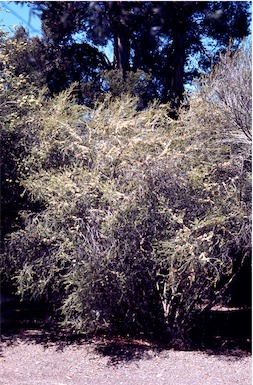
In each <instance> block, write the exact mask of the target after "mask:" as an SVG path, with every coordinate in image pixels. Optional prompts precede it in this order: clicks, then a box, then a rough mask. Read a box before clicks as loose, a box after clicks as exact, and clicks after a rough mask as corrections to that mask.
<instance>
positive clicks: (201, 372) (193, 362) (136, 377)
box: [0, 329, 252, 385]
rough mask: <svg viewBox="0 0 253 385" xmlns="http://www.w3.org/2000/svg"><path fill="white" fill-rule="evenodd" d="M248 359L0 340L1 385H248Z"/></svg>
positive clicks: (36, 336)
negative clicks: (0, 341)
mask: <svg viewBox="0 0 253 385" xmlns="http://www.w3.org/2000/svg"><path fill="white" fill-rule="evenodd" d="M251 365H252V361H251V355H250V353H249V352H245V351H241V350H233V351H231V352H226V353H221V352H219V353H218V352H217V353H216V354H215V353H214V352H213V351H208V350H206V351H175V350H172V349H170V350H166V349H164V348H161V347H158V346H155V345H153V344H151V343H148V342H145V341H142V340H130V339H120V338H118V339H114V340H110V341H109V340H103V339H101V338H100V339H97V340H93V341H90V342H85V341H82V340H79V341H69V342H68V341H66V340H65V341H60V340H58V341H54V339H52V338H51V337H50V335H46V334H45V332H42V331H40V330H29V329H27V330H23V331H22V332H20V333H19V334H17V335H12V336H11V337H10V335H9V336H7V335H2V345H1V354H0V384H1V385H165V384H166V385H219V384H220V385H234V384H239V385H250V384H251V383H252V377H251V374H252V372H251Z"/></svg>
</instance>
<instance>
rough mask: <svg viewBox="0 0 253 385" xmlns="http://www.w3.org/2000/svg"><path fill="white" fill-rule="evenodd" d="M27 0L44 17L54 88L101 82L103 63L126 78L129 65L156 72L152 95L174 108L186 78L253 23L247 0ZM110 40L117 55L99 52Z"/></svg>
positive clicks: (202, 68) (46, 56) (47, 63)
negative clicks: (75, 83)
mask: <svg viewBox="0 0 253 385" xmlns="http://www.w3.org/2000/svg"><path fill="white" fill-rule="evenodd" d="M27 3H28V5H29V6H31V7H32V9H33V10H34V11H35V12H38V14H39V15H40V17H41V21H42V31H43V36H42V39H41V44H42V46H43V50H41V53H42V55H39V57H36V55H35V61H41V58H44V59H43V67H45V69H46V71H47V72H48V76H47V81H48V84H49V87H50V89H51V90H53V92H58V91H61V90H63V89H65V88H66V86H68V85H69V83H71V81H78V82H79V83H81V84H82V85H83V83H87V82H91V81H92V82H94V83H95V84H93V87H100V85H101V82H100V81H99V80H100V77H99V73H100V72H101V71H104V70H106V71H108V70H118V71H119V72H120V74H121V77H122V78H123V80H127V77H128V73H129V71H130V72H134V73H135V72H137V71H142V72H144V73H146V74H147V76H150V77H151V82H150V83H149V86H150V87H151V89H150V90H149V92H147V94H148V96H149V100H152V99H153V98H154V97H155V98H158V99H159V100H160V101H161V102H162V103H166V102H168V101H170V102H172V103H173V104H174V107H175V108H177V107H178V106H179V102H180V101H182V99H183V94H184V86H185V84H187V83H189V82H191V81H192V80H193V78H194V77H196V76H198V75H199V73H200V72H201V71H206V70H207V69H210V66H211V63H213V62H215V61H216V60H217V59H218V53H219V51H221V50H226V48H227V46H228V44H229V42H231V41H233V48H236V47H238V44H239V42H240V41H241V39H243V38H244V37H245V36H247V35H248V34H249V31H250V6H251V4H250V2H247V1H228V2H219V1H155V2H153V1H71V2H68V1H64V2H61V1H36V2H32V1H30V2H27ZM108 44H109V46H111V47H112V50H113V52H112V56H113V59H110V60H109V59H107V58H106V55H104V54H102V53H101V52H100V51H102V50H103V49H104V47H106V46H107V50H105V52H106V53H108V47H109V46H108ZM41 48H42V47H41ZM43 52H44V53H43ZM48 59H49V60H48ZM64 87H65V88H64Z"/></svg>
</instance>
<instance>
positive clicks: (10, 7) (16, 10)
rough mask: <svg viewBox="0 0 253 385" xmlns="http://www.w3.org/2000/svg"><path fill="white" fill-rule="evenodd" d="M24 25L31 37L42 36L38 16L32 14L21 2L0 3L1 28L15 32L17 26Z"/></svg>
mask: <svg viewBox="0 0 253 385" xmlns="http://www.w3.org/2000/svg"><path fill="white" fill-rule="evenodd" d="M17 25H22V26H23V27H24V28H25V29H26V30H27V31H28V32H29V35H30V36H35V35H40V33H41V22H40V19H39V17H38V16H36V15H34V14H33V13H32V12H31V8H30V7H29V6H28V5H26V4H24V2H23V1H20V2H19V4H16V3H15V2H14V1H0V27H1V28H2V29H4V30H5V31H8V32H13V31H14V28H15V26H17Z"/></svg>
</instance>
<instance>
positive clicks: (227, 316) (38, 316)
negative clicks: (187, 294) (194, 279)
mask: <svg viewBox="0 0 253 385" xmlns="http://www.w3.org/2000/svg"><path fill="white" fill-rule="evenodd" d="M45 314H47V309H46V305H42V304H32V303H30V302H29V303H28V302H23V303H20V302H18V301H12V302H10V303H9V304H5V310H4V311H2V312H1V341H2V345H3V346H10V345H15V344H18V343H20V341H23V342H26V343H36V344H42V345H43V346H44V347H45V348H47V347H50V346H55V347H56V349H57V350H63V349H64V348H65V347H67V346H69V345H74V344H75V345H81V344H85V343H86V344H93V347H94V350H95V352H96V353H98V354H101V355H103V356H106V357H108V359H109V364H119V363H125V362H130V361H136V360H140V359H143V358H144V359H149V358H152V357H154V355H155V354H158V353H160V352H161V351H165V350H169V349H171V348H173V349H175V350H195V351H196V350H200V351H203V352H205V353H207V354H215V355H226V356H229V357H232V356H233V357H237V358H240V357H244V356H247V355H249V354H250V353H251V309H216V310H212V311H210V312H209V313H208V315H207V316H206V317H205V319H203V318H200V319H199V320H198V322H197V323H196V327H195V329H194V330H193V334H192V339H191V342H190V343H188V344H187V345H186V346H185V345H184V344H183V343H182V341H178V340H174V341H173V345H171V344H170V343H169V342H168V340H167V339H166V337H165V336H164V337H163V336H159V338H155V337H154V336H153V337H152V338H150V337H149V338H147V337H146V338H145V337H144V336H131V337H130V336H127V337H126V336H125V337H123V336H122V337H119V336H103V335H99V336H96V337H93V338H87V336H82V335H73V334H70V333H64V332H63V331H62V330H61V329H60V328H57V327H56V326H55V324H53V323H52V322H51V321H50V317H48V316H46V317H45ZM0 355H1V351H0Z"/></svg>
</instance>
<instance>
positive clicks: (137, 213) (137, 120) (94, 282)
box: [1, 48, 251, 338]
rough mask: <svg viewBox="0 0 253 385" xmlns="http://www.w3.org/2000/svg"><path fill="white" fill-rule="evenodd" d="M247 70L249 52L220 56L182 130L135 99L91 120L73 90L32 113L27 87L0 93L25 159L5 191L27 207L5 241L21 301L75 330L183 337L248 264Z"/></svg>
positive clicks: (110, 105) (118, 101)
mask: <svg viewBox="0 0 253 385" xmlns="http://www.w3.org/2000/svg"><path fill="white" fill-rule="evenodd" d="M226 68H227V69H226ZM250 71H251V68H250V57H249V55H248V52H247V49H245V48H242V49H241V50H240V52H238V54H237V55H235V56H232V57H231V56H229V55H226V56H224V57H222V59H221V64H220V65H219V66H217V67H216V68H215V69H214V70H213V72H212V73H211V74H210V75H207V76H205V77H204V78H203V79H202V80H201V81H200V88H199V91H196V93H195V94H193V95H192V96H191V97H190V100H189V108H187V109H184V108H182V109H181V111H179V114H178V119H177V120H173V119H171V118H170V106H169V104H159V103H157V102H154V103H152V104H150V105H149V106H148V107H147V108H145V109H142V110H139V108H138V99H137V98H134V97H133V96H130V95H124V94H122V95H121V96H118V97H115V96H113V97H111V96H110V94H108V96H107V97H106V98H105V100H103V102H98V103H97V105H96V106H95V107H94V108H88V107H85V106H81V105H78V104H77V103H76V102H75V99H74V94H75V92H74V89H75V85H73V86H71V87H70V88H69V89H68V90H67V91H63V92H62V93H60V94H59V95H57V96H55V97H53V98H48V97H47V95H46V92H44V93H43V92H40V93H37V95H36V100H35V101H34V102H33V101H32V99H31V98H32V97H35V96H32V95H34V94H32V92H35V91H34V90H31V91H29V90H28V89H27V88H26V87H27V85H26V87H24V88H23V89H21V91H19V92H21V93H22V92H23V94H22V95H21V96H20V95H19V94H18V93H17V92H16V89H14V92H11V90H10V88H9V87H4V88H2V89H1V92H2V95H5V96H4V97H5V99H3V100H2V101H1V103H5V104H6V105H10V106H11V105H12V104H11V103H14V102H15V103H16V104H17V103H18V109H16V110H15V111H16V112H15V113H17V114H19V115H15V116H14V115H13V113H14V112H13V113H12V115H11V116H12V117H11V119H12V120H11V121H7V120H6V126H5V131H4V132H5V133H4V137H3V144H4V146H5V151H6V154H7V153H8V143H9V140H12V142H14V143H15V146H16V147H17V151H16V157H15V159H12V162H14V163H15V170H16V171H15V178H16V179H15V181H13V180H11V181H10V179H11V178H9V177H8V178H7V179H8V180H9V183H10V182H11V183H15V186H18V187H17V188H18V191H19V190H20V189H21V190H22V193H23V196H24V197H26V200H27V202H28V203H29V204H26V205H24V206H23V209H22V210H20V211H19V216H18V219H17V220H16V222H15V223H16V225H15V226H16V227H15V228H14V229H12V230H11V231H10V232H9V233H8V234H7V235H6V237H5V240H4V252H3V258H2V271H3V272H4V276H6V277H10V278H11V279H12V281H13V284H14V286H15V287H16V290H17V293H18V294H20V295H21V296H22V297H23V298H34V299H39V300H41V299H43V300H46V301H48V302H49V303H51V304H52V306H53V307H54V309H55V314H56V315H57V317H58V320H60V322H61V324H62V325H63V326H65V327H67V328H70V329H72V330H74V331H76V332H85V333H94V332H96V331H100V330H105V331H111V332H132V331H135V332H148V331H150V332H152V331H154V330H155V328H156V329H157V328H159V327H160V328H166V329H167V332H168V333H169V335H170V336H171V338H178V337H181V338H185V337H186V336H187V333H188V332H189V330H190V328H191V327H192V322H193V319H194V316H195V315H196V313H198V312H201V311H204V310H205V309H207V308H210V307H211V306H212V305H213V304H215V303H217V302H219V301H222V300H223V299H224V295H225V292H226V289H227V288H228V287H229V284H230V283H231V282H232V281H233V279H234V277H235V276H236V275H237V274H238V272H239V270H240V268H241V266H243V264H244V263H245V261H246V260H247V259H249V258H250V250H251V245H250V241H251V237H250V234H251V229H250V226H251V220H250V213H251V174H250V162H251V156H250V150H251V142H250V138H249V131H250V124H251V119H250V114H251V110H250V103H249V101H250V100H251V95H250V93H251V87H249V84H246V85H244V86H243V84H242V78H244V79H245V78H246V79H250ZM224 73H225V74H226V76H225V77H223V74H224ZM6 79H7V78H2V82H3V83H4V84H6V81H7V80H6ZM12 79H13V81H14V80H15V81H16V80H17V79H19V80H20V75H19V76H18V77H17V78H15V77H14V75H13V77H12ZM6 90H7V91H6ZM4 92H5V94H4ZM29 92H30V93H31V96H30V94H29ZM13 95H16V96H17V100H14V101H13V100H12V98H13ZM26 95H28V96H29V103H25V108H26V110H25V113H23V111H22V112H20V111H19V108H23V107H22V106H23V104H22V101H23V100H24V98H25V96H26ZM235 95H237V99H235ZM28 96H27V97H28ZM236 102H237V103H238V105H236V106H235V105H234V104H233V103H236ZM239 103H240V105H239ZM237 107H238V109H236V110H235V108H237ZM238 110H239V112H237V111H238ZM19 116H22V119H20V118H19ZM238 116H239V118H238ZM4 119H7V115H6V117H5V118H4ZM4 121H5V120H4ZM238 122H239V123H238ZM13 131H15V133H16V135H17V137H16V138H13V137H12V135H13ZM9 137H10V138H12V139H9ZM12 145H13V144H12ZM7 171H8V170H7ZM7 171H6V172H7ZM7 182H8V181H7V180H6V181H5V183H7ZM157 330H158V329H157Z"/></svg>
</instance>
